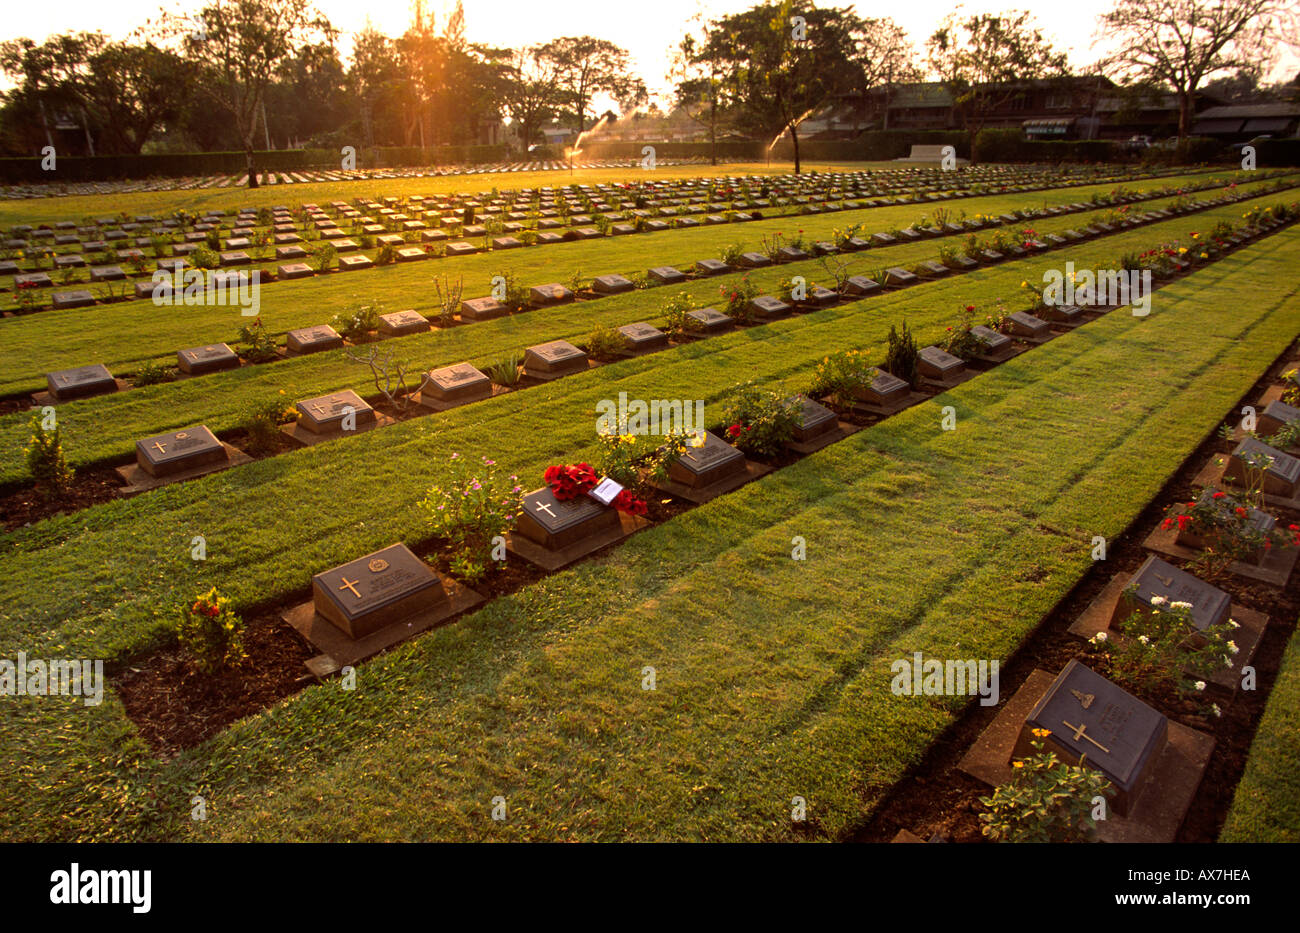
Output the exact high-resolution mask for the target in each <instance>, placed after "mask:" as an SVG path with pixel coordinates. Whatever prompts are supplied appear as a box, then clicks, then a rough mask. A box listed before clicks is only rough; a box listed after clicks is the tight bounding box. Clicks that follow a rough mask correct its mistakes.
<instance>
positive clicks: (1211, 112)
mask: <svg viewBox="0 0 1300 933" xmlns="http://www.w3.org/2000/svg"><path fill="white" fill-rule="evenodd" d="M1196 116H1197V117H1198V118H1199V119H1202V120H1250V119H1254V118H1258V117H1300V103H1287V102H1285V101H1283V102H1277V103H1269V104H1225V105H1224V106H1222V107H1207V108H1206V109H1205V110H1202V111H1201V112H1200V113H1198V114H1197V115H1196Z"/></svg>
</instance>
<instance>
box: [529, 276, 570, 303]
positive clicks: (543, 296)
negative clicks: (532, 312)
mask: <svg viewBox="0 0 1300 933" xmlns="http://www.w3.org/2000/svg"><path fill="white" fill-rule="evenodd" d="M573 298H574V295H573V292H572V291H571V290H570V289H568V288H566V287H565V286H563V285H561V284H560V283H559V282H550V283H548V284H546V285H534V286H533V287H532V288H530V289H529V290H528V304H529V305H531V306H532V307H534V308H543V307H546V306H548V305H559V304H565V303H566V302H570V301H572V300H573Z"/></svg>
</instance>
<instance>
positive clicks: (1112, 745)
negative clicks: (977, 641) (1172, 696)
mask: <svg viewBox="0 0 1300 933" xmlns="http://www.w3.org/2000/svg"><path fill="white" fill-rule="evenodd" d="M1034 729H1046V730H1048V731H1049V732H1051V735H1049V736H1048V737H1047V738H1046V739H1045V740H1044V746H1045V748H1046V749H1049V750H1051V751H1054V752H1056V754H1057V755H1058V756H1059V757H1060V758H1062V759H1064V760H1066V761H1068V762H1070V763H1072V764H1078V763H1080V761H1082V762H1083V763H1084V764H1085V765H1086V766H1091V767H1093V768H1095V769H1096V770H1098V771H1100V772H1101V773H1102V774H1104V775H1105V776H1106V778H1107V780H1109V781H1110V782H1111V784H1113V785H1114V786H1115V789H1116V791H1117V793H1116V795H1115V797H1114V798H1112V800H1111V804H1112V806H1113V807H1114V808H1115V811H1116V812H1117V813H1119V814H1121V815H1127V814H1129V813H1131V812H1132V810H1133V807H1134V804H1136V802H1137V800H1138V797H1139V796H1141V793H1142V791H1143V789H1144V784H1145V782H1146V780H1147V779H1148V777H1149V776H1150V774H1151V773H1152V771H1153V770H1154V768H1155V765H1156V762H1157V760H1158V759H1159V757H1160V754H1161V752H1162V751H1164V748H1165V744H1166V742H1167V741H1168V732H1169V720H1168V719H1166V718H1165V716H1164V715H1163V714H1162V713H1159V712H1157V711H1156V710H1154V709H1152V708H1151V707H1150V706H1148V705H1147V704H1145V703H1143V702H1142V701H1141V700H1139V699H1138V698H1137V697H1135V696H1133V695H1132V694H1131V693H1128V692H1127V691H1125V690H1124V689H1123V688H1122V687H1120V686H1118V685H1117V684H1115V683H1113V682H1111V681H1109V680H1107V679H1106V678H1105V677H1102V676H1101V675H1100V674H1098V673H1096V672H1095V671H1093V670H1092V669H1090V668H1088V667H1085V666H1084V665H1082V664H1080V663H1079V662H1078V661H1075V660H1071V661H1070V662H1069V663H1067V664H1066V665H1065V667H1064V668H1063V669H1062V670H1061V673H1060V674H1059V675H1058V676H1057V678H1056V679H1055V680H1054V681H1052V684H1051V686H1049V687H1048V688H1047V692H1046V693H1044V694H1043V696H1042V698H1041V699H1039V701H1038V702H1037V703H1036V704H1034V707H1033V709H1032V710H1030V712H1029V715H1028V716H1027V717H1026V719H1025V723H1024V726H1023V728H1022V729H1021V732H1020V736H1019V738H1018V740H1017V742H1016V746H1015V751H1014V753H1013V757H1016V758H1023V757H1025V756H1027V755H1030V754H1032V753H1033V752H1034V749H1033V747H1032V745H1031V744H1030V742H1031V740H1032V739H1033V732H1032V730H1034Z"/></svg>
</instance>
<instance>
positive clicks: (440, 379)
mask: <svg viewBox="0 0 1300 933" xmlns="http://www.w3.org/2000/svg"><path fill="white" fill-rule="evenodd" d="M491 395H492V380H491V379H489V378H488V376H487V375H486V374H485V373H483V372H481V371H480V370H478V369H477V368H476V367H474V366H472V365H470V364H469V363H456V364H455V365H453V366H444V367H443V368H441V369H433V370H430V371H429V372H427V373H425V376H424V385H422V386H421V387H420V404H421V405H424V406H425V407H426V408H432V409H433V410H435V411H445V410H446V409H448V408H453V407H455V406H457V405H464V404H465V403H467V402H476V401H479V400H481V399H485V398H490V397H491Z"/></svg>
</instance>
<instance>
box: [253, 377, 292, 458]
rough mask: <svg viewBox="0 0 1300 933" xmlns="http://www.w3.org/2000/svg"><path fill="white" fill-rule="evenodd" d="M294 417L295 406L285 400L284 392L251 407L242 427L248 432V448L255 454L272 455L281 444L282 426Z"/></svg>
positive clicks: (281, 391)
mask: <svg viewBox="0 0 1300 933" xmlns="http://www.w3.org/2000/svg"><path fill="white" fill-rule="evenodd" d="M293 417H294V409H293V406H292V405H290V404H289V402H288V400H287V399H286V398H285V394H284V390H283V389H281V390H280V391H279V394H278V395H275V396H272V397H271V398H268V399H263V400H262V401H259V402H254V403H253V404H252V405H250V406H249V408H248V410H247V411H246V412H245V414H244V419H243V424H242V425H241V426H242V427H243V428H244V430H245V431H247V432H248V446H249V448H250V450H251V451H252V452H253V453H255V454H263V453H270V452H271V451H274V450H275V449H276V448H277V447H278V446H279V444H280V442H281V440H282V439H283V438H282V435H281V434H280V425H282V424H287V423H288V422H290V421H292V420H293Z"/></svg>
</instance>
